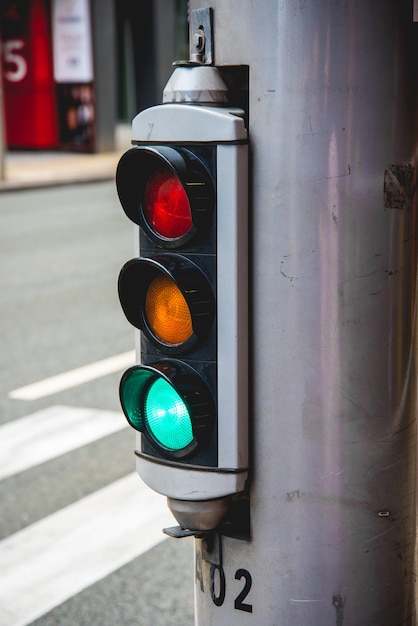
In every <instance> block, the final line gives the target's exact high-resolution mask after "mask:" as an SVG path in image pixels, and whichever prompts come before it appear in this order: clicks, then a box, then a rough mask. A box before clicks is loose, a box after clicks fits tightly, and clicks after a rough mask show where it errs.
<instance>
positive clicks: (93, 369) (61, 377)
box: [9, 350, 135, 400]
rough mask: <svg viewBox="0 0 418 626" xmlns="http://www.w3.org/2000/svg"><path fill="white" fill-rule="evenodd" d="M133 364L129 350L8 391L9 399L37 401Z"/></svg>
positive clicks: (133, 355)
mask: <svg viewBox="0 0 418 626" xmlns="http://www.w3.org/2000/svg"><path fill="white" fill-rule="evenodd" d="M134 363H135V350H129V351H128V352H122V353H121V354H116V355H115V356H112V357H109V358H107V359H103V360H102V361H96V362H95V363H90V364H89V365H83V367H77V368H76V369H73V370H70V371H68V372H63V373H62V374H57V375H56V376H51V377H50V378H45V379H44V380H40V381H38V382H36V383H31V384H30V385H25V386H24V387H19V389H14V390H13V391H10V393H9V398H12V399H13V400H38V399H39V398H45V397H46V396H50V395H52V394H54V393H58V392H59V391H64V390H65V389H71V388H72V387H76V386H77V385H82V384H84V383H87V382H89V381H91V380H95V379H96V378H101V377H102V376H106V375H107V374H112V373H113V372H117V371H119V370H123V369H125V368H127V367H130V366H131V365H133V364H134Z"/></svg>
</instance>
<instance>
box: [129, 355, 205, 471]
mask: <svg viewBox="0 0 418 626" xmlns="http://www.w3.org/2000/svg"><path fill="white" fill-rule="evenodd" d="M119 394H120V401H121V405H122V409H123V412H124V414H125V416H126V419H127V420H128V422H129V424H130V425H131V426H133V428H135V429H136V430H139V431H140V432H141V433H142V434H143V435H144V436H145V439H143V440H141V446H142V448H141V449H142V451H143V452H145V453H148V452H149V450H150V448H149V446H150V445H151V446H152V448H153V449H154V451H155V450H156V451H157V452H158V454H160V455H161V456H162V457H164V458H167V459H171V460H177V459H184V458H187V457H190V456H191V455H193V454H196V453H197V451H198V450H199V449H200V448H201V446H202V445H203V444H205V443H206V442H207V441H208V438H209V436H210V433H211V431H212V428H213V425H214V418H215V414H214V407H213V400H212V397H211V394H210V391H209V389H208V388H207V387H206V386H205V384H204V382H203V381H202V379H201V377H200V376H199V374H198V373H197V372H196V371H195V370H193V369H192V368H191V367H190V366H189V365H187V364H186V363H182V362H180V361H172V360H170V359H164V360H162V361H158V362H156V363H152V364H151V365H134V366H133V367H130V368H129V369H128V370H127V371H126V372H125V373H124V374H123V376H122V379H121V381H120V388H119ZM154 451H153V452H152V454H154Z"/></svg>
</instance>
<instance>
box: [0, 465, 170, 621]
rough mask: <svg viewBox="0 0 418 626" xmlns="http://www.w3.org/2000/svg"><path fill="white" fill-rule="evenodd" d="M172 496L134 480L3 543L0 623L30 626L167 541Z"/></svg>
mask: <svg viewBox="0 0 418 626" xmlns="http://www.w3.org/2000/svg"><path fill="white" fill-rule="evenodd" d="M171 525H173V518H172V517H171V514H170V513H169V511H168V509H167V505H166V501H165V498H164V497H162V496H159V495H158V494H155V493H153V492H152V491H150V490H149V489H148V488H147V487H146V486H145V485H144V483H143V482H142V481H141V480H140V479H139V477H138V476H137V475H136V474H130V475H128V476H126V477H125V478H122V479H120V480H118V481H116V482H114V483H112V484H111V485H108V486H107V487H105V488H103V489H101V490H100V491H97V492H95V493H93V494H91V495H89V496H87V497H85V498H83V499H81V500H79V501H77V502H75V503H74V504H71V505H69V506H67V507H65V508H64V509H61V510H60V511H58V512H56V513H54V514H52V515H50V516H48V517H46V518H44V519H43V520H41V521H39V522H37V523H35V524H32V525H31V526H29V527H27V528H25V529H23V530H21V531H19V532H17V533H16V534H14V535H11V536H10V537H8V538H7V539H4V540H3V541H1V542H0V567H1V575H2V583H1V585H0V624H4V625H7V626H25V625H27V624H29V623H30V622H32V621H34V620H35V619H37V618H39V617H40V616H42V615H44V614H45V613H47V612H48V611H50V610H51V609H52V608H54V607H55V606H58V605H59V604H61V603H62V602H64V601H65V600H67V599H68V598H70V597H72V596H73V595H75V594H76V593H79V592H80V591H81V590H82V589H85V588H86V587H87V586H89V585H91V584H93V583H94V582H96V581H98V580H100V579H101V578H103V577H105V576H107V575H108V574H110V573H111V572H113V571H115V570H116V569H117V568H119V567H121V566H123V565H124V564H126V563H128V562H129V561H130V560H132V559H133V558H135V557H137V556H139V555H140V554H142V553H143V552H145V551H146V550H148V549H150V548H151V547H153V546H154V545H156V544H157V543H159V542H160V541H161V540H162V539H163V538H164V535H163V534H162V532H161V529H162V528H163V527H164V526H171Z"/></svg>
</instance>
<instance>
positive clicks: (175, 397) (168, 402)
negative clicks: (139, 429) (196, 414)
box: [144, 378, 194, 450]
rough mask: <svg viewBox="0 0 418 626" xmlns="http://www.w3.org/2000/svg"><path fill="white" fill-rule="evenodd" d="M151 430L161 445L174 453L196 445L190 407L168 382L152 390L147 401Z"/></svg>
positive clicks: (157, 382) (162, 381)
mask: <svg viewBox="0 0 418 626" xmlns="http://www.w3.org/2000/svg"><path fill="white" fill-rule="evenodd" d="M144 417H145V420H146V423H147V427H148V430H149V431H150V433H151V434H152V436H153V437H154V438H155V439H156V440H157V442H158V443H159V444H160V445H161V446H163V447H165V448H168V449H170V450H182V449H183V448H186V446H188V445H189V444H190V443H192V441H193V438H194V437H193V428H192V420H191V417H190V413H189V411H188V409H187V406H186V404H185V402H184V401H183V399H182V398H181V396H180V395H179V394H178V393H177V391H176V390H175V389H174V387H172V386H171V385H170V383H168V382H167V381H166V380H165V379H164V378H158V379H156V380H155V381H154V382H153V383H152V384H151V385H150V387H149V389H148V393H147V396H146V398H145V401H144Z"/></svg>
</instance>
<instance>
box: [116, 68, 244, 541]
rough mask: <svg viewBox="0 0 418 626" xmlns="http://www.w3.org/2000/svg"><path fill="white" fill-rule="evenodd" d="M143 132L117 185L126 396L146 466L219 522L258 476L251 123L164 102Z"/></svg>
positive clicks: (235, 113) (172, 492) (186, 503)
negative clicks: (131, 229) (252, 364)
mask: <svg viewBox="0 0 418 626" xmlns="http://www.w3.org/2000/svg"><path fill="white" fill-rule="evenodd" d="M178 69H180V68H178ZM181 69H185V71H186V72H193V71H194V68H187V69H186V68H181ZM198 69H199V70H202V69H205V70H206V69H208V70H211V71H212V70H213V69H214V68H212V67H211V68H198ZM132 143H133V144H134V147H133V148H132V149H130V150H128V151H127V152H126V153H125V154H124V155H123V156H122V157H121V159H120V162H119V164H118V168H117V174H116V183H117V190H118V195H119V199H120V202H121V204H122V207H123V209H124V211H125V213H126V215H127V216H128V217H129V218H130V219H131V220H132V221H133V222H134V223H135V224H136V226H137V229H136V233H137V242H138V244H139V247H138V252H139V251H140V255H139V256H137V257H136V258H133V259H131V260H130V261H128V262H127V263H126V264H125V265H124V267H123V268H122V270H121V272H120V276H119V283H118V289H119V298H120V302H121V305H122V308H123V311H124V313H125V315H126V317H127V319H128V320H129V322H130V323H131V324H132V325H133V326H134V327H135V328H136V329H137V330H138V331H139V332H138V334H137V337H138V339H139V341H138V343H137V357H138V361H139V362H140V363H139V364H137V365H135V366H133V367H131V368H130V369H128V370H127V371H126V372H125V373H124V374H123V376H122V379H121V383H120V399H121V405H122V409H123V411H124V414H125V416H126V418H127V420H128V422H129V423H130V425H131V426H132V427H133V428H135V429H136V430H137V431H138V433H140V434H139V436H138V438H137V450H136V452H135V453H136V457H137V470H138V473H139V474H140V476H141V477H142V478H143V480H144V481H145V482H146V483H147V484H148V485H149V486H150V487H151V488H152V489H154V490H156V491H158V492H159V493H162V494H164V495H166V496H167V497H168V499H169V500H168V501H169V506H170V508H171V509H172V511H173V513H174V514H175V516H176V517H177V519H178V520H179V522H180V524H181V526H182V527H183V528H191V529H193V530H196V529H200V528H204V529H206V528H208V529H210V528H213V527H214V526H216V525H217V523H219V521H220V519H221V517H222V516H223V515H224V513H225V510H226V508H227V506H228V497H229V496H231V495H233V494H236V493H239V492H242V491H243V490H244V488H245V483H246V479H247V477H248V286H247V283H248V272H247V265H248V257H247V238H248V232H247V211H248V181H247V169H248V145H247V130H246V127H245V123H244V119H243V115H242V111H239V110H231V109H228V108H223V107H216V106H213V107H208V106H202V105H200V104H178V103H167V104H163V105H159V106H155V107H151V108H149V109H146V110H145V111H142V112H141V113H140V114H139V115H137V116H136V118H135V119H134V121H133V140H132Z"/></svg>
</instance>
